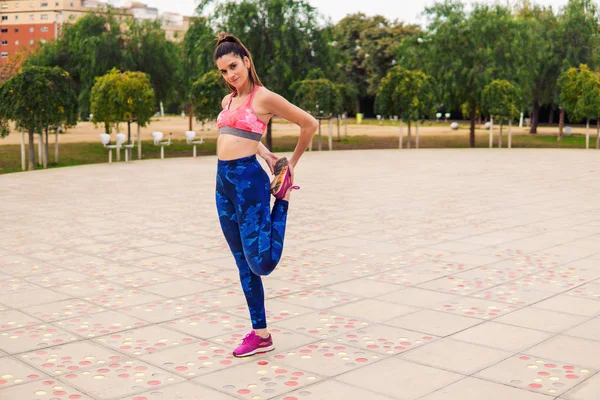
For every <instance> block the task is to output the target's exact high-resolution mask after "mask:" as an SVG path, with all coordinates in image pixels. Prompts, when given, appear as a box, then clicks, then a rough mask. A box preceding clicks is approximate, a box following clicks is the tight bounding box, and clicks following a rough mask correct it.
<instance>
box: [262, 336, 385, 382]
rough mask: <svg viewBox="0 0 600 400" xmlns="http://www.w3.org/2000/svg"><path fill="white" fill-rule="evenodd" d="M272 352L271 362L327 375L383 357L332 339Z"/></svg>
mask: <svg viewBox="0 0 600 400" xmlns="http://www.w3.org/2000/svg"><path fill="white" fill-rule="evenodd" d="M273 353H275V354H273ZM273 353H270V355H269V356H268V357H267V358H268V359H269V360H270V361H271V362H273V363H282V364H285V365H288V366H291V367H294V368H298V369H301V370H304V371H309V372H313V373H315V374H318V375H320V376H328V377H331V376H335V375H339V374H342V373H344V372H348V371H351V370H353V369H356V368H359V367H362V366H364V365H369V364H371V363H374V362H377V361H379V360H381V359H382V358H383V357H384V356H383V355H381V354H379V353H375V352H371V351H367V350H364V349H358V348H355V347H351V346H346V345H342V344H339V343H335V341H333V340H325V341H320V342H316V343H313V344H309V345H306V346H301V347H297V348H295V349H290V350H287V351H284V352H277V351H274V352H273Z"/></svg>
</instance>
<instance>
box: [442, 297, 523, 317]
mask: <svg viewBox="0 0 600 400" xmlns="http://www.w3.org/2000/svg"><path fill="white" fill-rule="evenodd" d="M431 308H432V309H435V310H436V311H444V312H447V313H452V314H457V315H464V316H466V317H472V318H480V319H483V320H486V319H494V318H497V317H498V316H500V315H506V314H507V313H511V312H513V311H515V310H517V309H518V308H519V306H516V305H514V304H509V303H500V302H496V301H489V300H480V299H475V298H472V297H461V298H458V299H456V300H450V301H447V302H443V303H439V304H438V305H433V306H431Z"/></svg>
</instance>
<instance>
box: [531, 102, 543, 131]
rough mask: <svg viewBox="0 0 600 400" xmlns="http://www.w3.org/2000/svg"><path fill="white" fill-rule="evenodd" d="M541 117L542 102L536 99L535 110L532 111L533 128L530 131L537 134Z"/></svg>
mask: <svg viewBox="0 0 600 400" xmlns="http://www.w3.org/2000/svg"><path fill="white" fill-rule="evenodd" d="M539 117H540V102H539V101H538V100H537V99H535V100H534V101H533V112H532V113H531V129H530V130H529V133H531V134H536V133H537V127H538V119H539Z"/></svg>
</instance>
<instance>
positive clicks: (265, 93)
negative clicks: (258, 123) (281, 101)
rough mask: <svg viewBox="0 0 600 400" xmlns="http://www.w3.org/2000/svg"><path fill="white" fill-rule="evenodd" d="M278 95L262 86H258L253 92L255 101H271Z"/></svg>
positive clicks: (275, 99)
mask: <svg viewBox="0 0 600 400" xmlns="http://www.w3.org/2000/svg"><path fill="white" fill-rule="evenodd" d="M279 97H281V96H279V95H278V94H277V93H275V92H273V91H271V90H269V89H267V88H266V87H264V86H259V87H258V89H257V90H256V93H255V94H254V100H255V102H256V101H258V102H259V103H271V102H273V101H277V98H279Z"/></svg>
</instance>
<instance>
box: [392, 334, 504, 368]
mask: <svg viewBox="0 0 600 400" xmlns="http://www.w3.org/2000/svg"><path fill="white" fill-rule="evenodd" d="M510 354H511V353H509V352H506V351H503V350H497V349H492V348H489V347H483V346H479V345H476V344H471V343H466V342H461V341H458V340H453V339H448V338H444V339H440V340H436V341H435V342H432V343H428V344H427V345H426V346H421V347H419V348H417V349H414V350H411V351H409V352H406V353H403V354H401V355H400V356H399V357H400V358H402V359H405V360H409V361H413V362H416V363H419V364H425V365H429V366H432V367H436V368H441V369H444V370H446V371H453V372H457V373H461V374H464V375H471V374H473V373H475V372H477V371H479V370H481V369H483V368H485V367H487V366H489V365H492V364H495V363H497V362H499V361H500V360H503V359H505V358H506V357H508V356H510Z"/></svg>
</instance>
